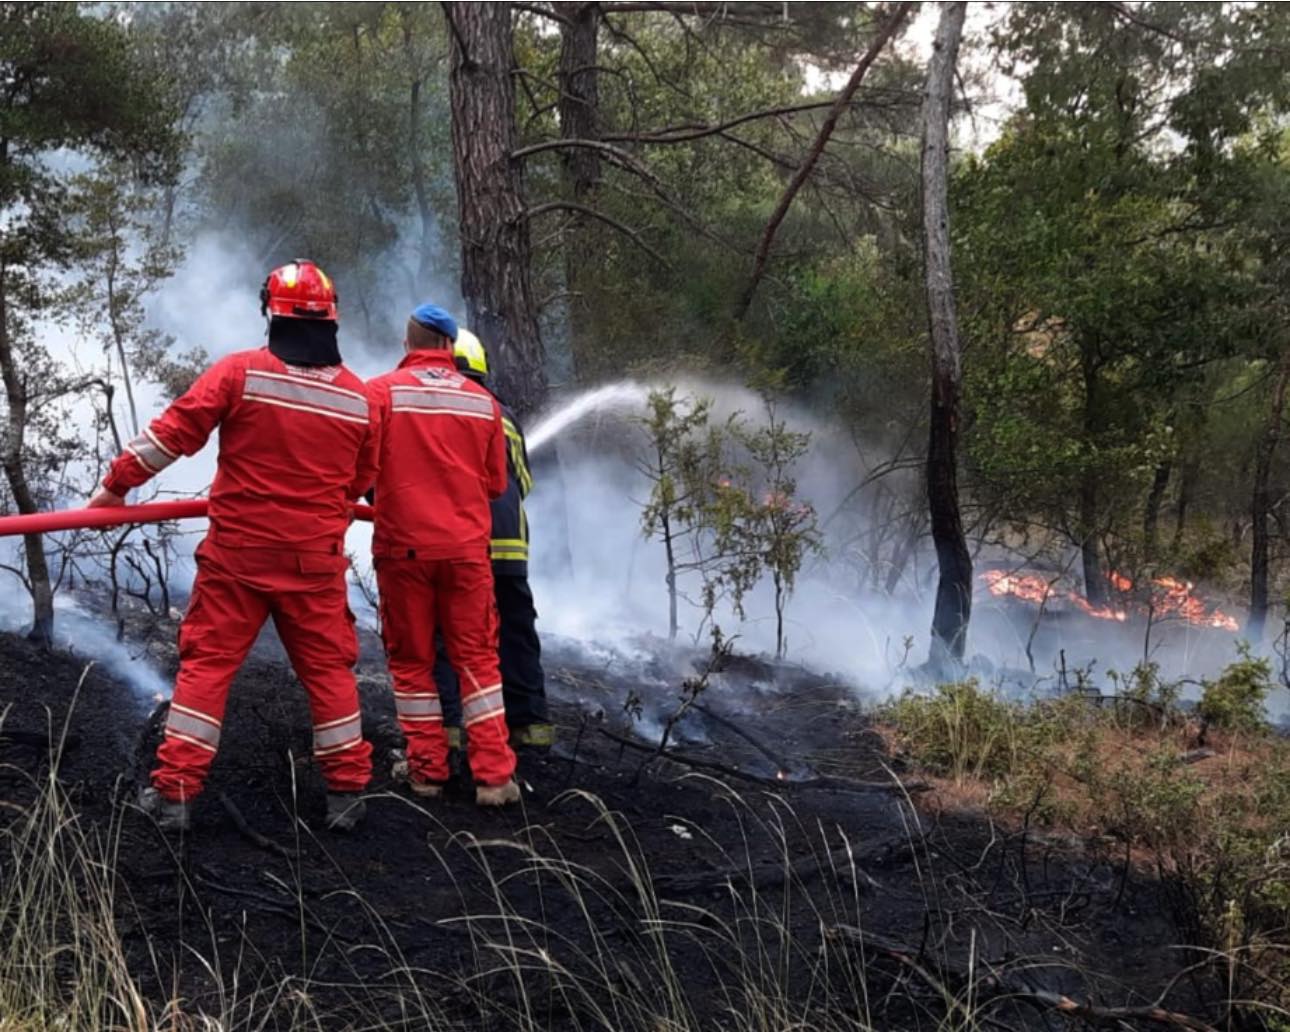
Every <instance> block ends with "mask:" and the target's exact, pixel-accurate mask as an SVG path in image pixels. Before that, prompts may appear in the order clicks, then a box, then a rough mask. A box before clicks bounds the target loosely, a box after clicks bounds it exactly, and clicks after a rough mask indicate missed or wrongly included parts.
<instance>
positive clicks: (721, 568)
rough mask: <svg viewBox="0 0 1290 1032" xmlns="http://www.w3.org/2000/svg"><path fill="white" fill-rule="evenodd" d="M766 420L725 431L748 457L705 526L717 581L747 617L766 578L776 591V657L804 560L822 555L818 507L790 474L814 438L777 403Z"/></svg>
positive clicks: (735, 423) (714, 502) (725, 481)
mask: <svg viewBox="0 0 1290 1032" xmlns="http://www.w3.org/2000/svg"><path fill="white" fill-rule="evenodd" d="M765 404H766V418H765V421H764V422H759V423H758V424H756V425H754V426H750V425H749V424H748V422H747V421H746V420H742V419H737V420H732V421H731V423H730V425H729V430H728V433H729V435H730V437H731V440H732V442H733V443H734V445H735V446H736V447H737V448H738V449H739V451H740V452H741V453H742V455H743V456H744V459H743V461H740V462H737V463H735V464H734V465H733V466H732V467H731V468H730V469H729V471H728V472H727V474H726V475H725V476H724V477H722V478H721V479H720V480H719V481H718V483H717V486H716V490H715V491H714V492H713V493H712V495H711V499H710V501H709V505H708V511H707V522H708V526H709V528H710V530H711V534H712V540H713V549H714V551H715V553H716V555H717V556H719V557H720V558H719V560H718V563H717V565H716V572H715V578H714V579H715V582H716V583H717V584H718V585H720V586H721V587H722V588H724V589H726V590H727V591H728V593H729V595H730V599H731V601H732V603H733V604H734V606H735V611H736V612H737V613H739V614H740V615H741V616H742V615H743V600H744V596H745V595H746V594H747V592H748V591H750V590H751V589H752V588H753V587H754V586H755V585H756V584H757V582H758V581H760V580H761V578H762V577H763V576H764V575H767V574H769V576H770V578H771V582H772V584H773V587H774V592H775V656H776V658H777V659H782V658H783V656H784V652H785V649H786V647H787V641H786V638H785V629H784V612H785V609H786V608H787V606H788V600H789V598H790V597H791V596H792V593H793V587H794V585H795V583H796V581H797V575H798V573H799V572H800V570H801V568H802V563H803V562H804V561H805V559H806V558H807V556H809V555H812V554H814V553H818V552H819V551H820V550H821V540H820V533H819V529H818V525H817V521H816V515H815V509H814V508H813V507H812V506H811V505H810V503H809V502H805V501H802V500H800V499H798V498H797V497H796V495H797V481H796V479H795V478H794V475H793V470H794V469H795V467H796V466H797V463H798V462H799V461H800V460H801V459H802V457H803V456H804V455H806V453H807V450H808V449H809V447H810V443H811V435H810V434H809V433H801V432H798V431H794V430H790V429H789V428H788V426H787V425H786V424H785V422H784V420H783V419H782V418H781V417H780V416H779V415H778V413H777V411H776V409H775V403H774V401H773V399H772V398H771V397H770V396H769V395H767V396H766V399H765Z"/></svg>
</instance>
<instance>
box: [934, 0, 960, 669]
mask: <svg viewBox="0 0 1290 1032" xmlns="http://www.w3.org/2000/svg"><path fill="white" fill-rule="evenodd" d="M966 12H967V4H966V3H947V4H943V5H942V7H941V19H940V24H939V25H938V26H937V29H936V40H935V42H934V44H933V50H932V58H931V61H930V62H929V63H928V68H927V90H926V94H925V96H924V99H923V153H922V189H923V235H924V246H925V251H926V277H927V317H928V325H929V329H930V333H931V359H932V406H931V432H930V435H929V439H928V447H927V503H928V509H929V512H930V514H931V521H932V542H933V544H935V546H936V558H937V562H938V564H939V566H940V579H939V581H938V583H937V586H936V608H935V611H934V612H933V615H932V651H931V660H932V663H933V664H934V665H939V664H941V663H943V662H944V660H945V659H947V658H952V659H954V660H961V659H962V658H963V653H964V649H965V648H966V645H967V630H968V621H969V620H970V619H971V615H972V556H971V553H970V552H969V551H968V546H967V537H966V535H965V534H964V532H963V518H962V515H961V514H960V512H959V492H958V458H957V451H958V430H959V402H960V398H961V396H962V390H963V361H962V350H961V347H960V344H959V332H958V317H957V313H956V311H955V306H954V279H953V276H952V274H951V268H950V232H949V227H950V219H949V203H948V165H949V151H950V146H949V124H950V102H951V100H952V98H953V94H954V65H955V61H956V59H957V57H958V50H959V41H960V39H961V38H962V35H963V19H964V16H965V14H966Z"/></svg>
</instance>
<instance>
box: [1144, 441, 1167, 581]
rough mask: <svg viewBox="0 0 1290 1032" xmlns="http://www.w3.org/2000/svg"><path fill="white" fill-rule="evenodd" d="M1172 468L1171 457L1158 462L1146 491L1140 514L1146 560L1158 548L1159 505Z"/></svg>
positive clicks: (1152, 555)
mask: <svg viewBox="0 0 1290 1032" xmlns="http://www.w3.org/2000/svg"><path fill="white" fill-rule="evenodd" d="M1173 469H1174V464H1173V460H1172V459H1169V460H1167V461H1165V462H1162V463H1160V465H1158V466H1157V467H1156V475H1155V477H1154V478H1153V479H1152V481H1151V490H1150V491H1148V492H1147V507H1146V510H1145V511H1144V512H1143V514H1142V551H1143V554H1144V556H1145V557H1146V559H1147V560H1148V561H1151V560H1153V559H1155V558H1156V553H1157V552H1158V551H1159V548H1160V507H1161V506H1162V505H1163V504H1164V501H1165V492H1166V491H1167V490H1169V478H1170V476H1172V475H1173Z"/></svg>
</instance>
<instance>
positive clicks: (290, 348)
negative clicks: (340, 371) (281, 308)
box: [269, 315, 340, 366]
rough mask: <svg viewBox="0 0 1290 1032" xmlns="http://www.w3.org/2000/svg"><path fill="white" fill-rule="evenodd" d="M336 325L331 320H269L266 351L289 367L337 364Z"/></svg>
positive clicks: (274, 318) (338, 348)
mask: <svg viewBox="0 0 1290 1032" xmlns="http://www.w3.org/2000/svg"><path fill="white" fill-rule="evenodd" d="M336 330H337V326H336V324H335V323H334V322H332V321H331V320H330V319H284V318H282V317H281V316H277V315H275V316H274V317H273V318H272V319H270V320H269V350H270V351H271V352H273V354H275V355H277V356H278V358H280V359H282V361H284V362H286V363H287V364H288V365H298V366H333V365H340V346H339V345H338V344H337V343H336Z"/></svg>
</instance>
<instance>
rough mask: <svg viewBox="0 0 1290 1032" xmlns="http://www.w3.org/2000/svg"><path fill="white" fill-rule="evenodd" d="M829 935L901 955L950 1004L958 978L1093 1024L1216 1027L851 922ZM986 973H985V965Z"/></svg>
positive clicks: (1193, 1031)
mask: <svg viewBox="0 0 1290 1032" xmlns="http://www.w3.org/2000/svg"><path fill="white" fill-rule="evenodd" d="M825 935H826V936H827V937H828V938H831V939H833V940H835V941H840V942H844V943H847V944H849V945H852V946H856V947H859V948H862V949H866V950H872V951H874V952H876V953H881V954H882V955H884V956H886V957H890V958H891V959H892V960H895V961H897V962H898V963H899V964H901V965H902V966H904V967H905V968H907V969H909V970H910V971H912V972H913V973H914V974H916V975H918V977H919V978H921V979H922V980H923V981H924V982H926V983H927V984H928V985H929V986H930V987H931V988H933V989H935V990H936V991H937V993H938V994H940V995H941V996H942V997H943V998H944V999H945V1001H946V1003H947V1004H948V1005H953V1004H954V1003H955V999H954V997H953V995H952V994H951V993H950V992H949V990H948V988H947V986H948V985H949V984H951V983H957V984H959V985H961V986H965V987H969V986H970V988H971V990H972V993H973V995H974V996H975V997H976V999H977V1000H978V1001H980V1000H984V999H987V998H991V999H994V998H997V999H1005V998H1006V999H1011V1000H1016V1001H1019V1002H1024V1003H1030V1004H1033V1005H1035V1006H1038V1007H1042V1008H1046V1009H1049V1010H1053V1011H1056V1012H1057V1013H1059V1014H1062V1015H1063V1016H1065V1017H1070V1018H1079V1019H1081V1020H1082V1021H1084V1022H1086V1023H1087V1024H1090V1025H1105V1026H1110V1027H1117V1026H1119V1025H1121V1024H1122V1023H1124V1022H1127V1021H1138V1022H1146V1023H1148V1024H1153V1025H1163V1026H1166V1027H1169V1028H1183V1029H1188V1030H1189V1032H1218V1030H1217V1029H1216V1028H1215V1027H1214V1026H1213V1025H1211V1024H1209V1023H1208V1022H1205V1021H1202V1020H1200V1019H1199V1018H1194V1017H1192V1016H1191V1015H1189V1014H1180V1013H1178V1012H1177V1011H1171V1010H1166V1009H1165V1008H1163V1007H1156V1006H1148V1007H1098V1006H1095V1005H1094V1004H1091V1003H1081V1002H1080V1001H1079V1000H1074V999H1072V998H1071V997H1069V996H1066V995H1065V994H1063V993H1056V992H1052V991H1050V990H1048V989H1035V988H1032V987H1031V986H1028V985H1025V984H1023V983H1020V982H1018V981H1015V980H1012V979H1007V978H1004V977H1003V976H1002V975H1000V974H998V973H996V972H993V971H990V970H989V968H988V965H984V964H981V963H980V962H979V961H978V963H977V968H976V970H975V971H973V970H971V969H970V968H969V966H968V965H967V964H966V963H959V964H951V963H950V962H949V961H948V960H947V961H946V962H945V963H943V964H941V965H939V970H938V969H937V965H936V963H935V961H934V960H933V959H932V958H929V957H926V956H924V955H921V954H920V951H919V950H916V949H914V948H912V947H910V946H908V945H907V944H905V943H903V942H900V941H898V940H896V939H891V938H888V937H886V936H883V935H878V934H876V933H874V932H869V931H864V930H862V929H860V928H856V927H854V926H852V925H833V926H832V927H830V928H828V929H827V930H826V931H825ZM983 970H984V971H985V972H986V973H984V974H983V973H982V971H983Z"/></svg>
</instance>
